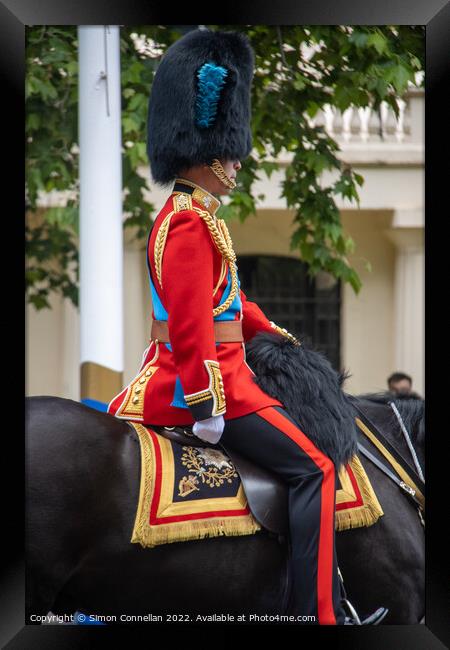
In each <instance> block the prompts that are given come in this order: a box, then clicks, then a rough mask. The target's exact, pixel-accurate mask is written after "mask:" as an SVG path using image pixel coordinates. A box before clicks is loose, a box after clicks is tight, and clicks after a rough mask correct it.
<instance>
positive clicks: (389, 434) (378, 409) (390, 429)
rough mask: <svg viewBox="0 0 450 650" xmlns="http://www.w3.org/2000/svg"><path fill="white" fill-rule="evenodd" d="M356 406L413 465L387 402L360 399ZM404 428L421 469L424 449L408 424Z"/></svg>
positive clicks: (399, 426) (412, 464) (404, 440)
mask: <svg viewBox="0 0 450 650" xmlns="http://www.w3.org/2000/svg"><path fill="white" fill-rule="evenodd" d="M358 406H359V408H361V410H362V411H363V412H364V413H366V414H367V417H368V418H369V419H370V420H371V421H372V422H373V423H374V425H375V426H376V427H378V429H379V430H380V432H381V433H382V434H383V435H384V436H385V437H386V439H387V440H388V441H389V442H390V443H391V444H392V445H393V446H394V447H395V448H396V449H397V450H398V451H399V453H400V454H401V455H402V457H403V458H404V459H405V460H406V462H407V463H408V464H409V465H411V466H412V467H414V461H413V459H412V456H411V451H410V449H409V446H408V443H407V442H406V439H405V436H404V434H403V432H402V429H401V425H400V423H399V421H398V419H397V417H396V415H395V413H394V411H393V410H392V408H391V406H389V404H383V403H377V402H369V401H366V400H363V401H361V402H360V403H359V404H358ZM399 411H400V409H399ZM406 430H407V432H408V434H409V436H410V439H411V443H412V445H413V447H414V449H415V451H416V454H417V455H418V457H419V461H420V464H421V465H422V469H423V458H424V450H423V448H422V445H421V444H420V443H419V441H418V439H417V438H418V437H417V432H416V431H411V430H409V428H408V426H406Z"/></svg>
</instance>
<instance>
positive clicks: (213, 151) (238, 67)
mask: <svg viewBox="0 0 450 650" xmlns="http://www.w3.org/2000/svg"><path fill="white" fill-rule="evenodd" d="M253 68H254V53H253V50H252V48H251V46H250V44H249V41H248V39H247V37H246V36H244V35H243V34H242V33H238V32H226V31H216V32H212V31H210V30H208V29H194V30H192V31H190V32H188V34H186V35H185V36H184V37H183V38H181V39H179V40H178V41H177V42H176V43H174V44H173V45H172V46H171V47H170V48H169V49H168V50H167V52H166V53H165V55H164V56H163V58H162V60H161V63H160V65H159V67H158V70H157V72H156V75H155V78H154V82H153V87H152V91H151V96H150V101H149V110H148V157H149V161H150V166H151V173H152V177H153V179H154V181H155V182H156V183H158V184H160V185H162V186H171V189H170V194H169V196H168V198H167V200H166V202H165V204H164V205H163V207H162V208H161V210H160V212H159V214H158V215H157V217H156V219H155V221H154V223H153V226H152V228H151V231H150V234H149V238H148V243H147V265H148V275H149V282H150V289H151V295H152V304H153V313H152V317H153V323H152V330H151V339H150V344H149V346H148V348H147V349H146V350H145V352H144V355H143V358H142V363H141V366H140V368H139V372H138V374H137V375H136V377H135V378H134V379H133V380H132V381H131V382H130V384H129V385H128V386H127V387H125V388H124V389H123V391H121V392H120V393H119V394H118V395H117V396H115V397H114V398H113V400H112V401H111V402H110V404H109V407H108V413H110V414H112V415H114V416H116V417H117V418H121V419H124V420H132V421H136V422H141V423H144V424H148V425H167V426H174V425H185V426H189V425H193V426H192V431H193V433H194V434H195V435H196V436H198V437H199V438H201V439H202V440H205V441H207V442H209V443H211V444H216V443H218V441H219V440H221V441H222V442H224V444H226V445H229V446H230V447H231V448H234V449H236V450H237V451H239V452H242V454H243V455H246V456H247V457H248V458H249V459H251V460H252V461H254V462H255V463H257V464H259V465H261V466H263V467H265V468H267V469H269V470H271V471H272V472H274V473H276V474H278V475H279V476H281V477H282V478H283V479H284V480H285V481H286V482H287V483H288V484H289V520H290V537H291V547H292V568H293V578H294V590H295V598H296V603H297V607H298V611H299V613H300V614H303V615H312V616H314V617H315V624H319V625H344V624H349V625H354V624H361V621H360V619H359V617H358V616H357V614H356V612H354V611H353V612H351V613H352V616H346V612H345V609H344V602H345V603H347V604H348V601H346V600H345V599H344V596H345V591H344V589H343V585H342V583H341V579H340V575H339V569H338V563H337V557H336V548H335V494H336V485H337V471H336V467H335V465H334V463H333V462H332V460H331V459H330V458H329V457H328V456H327V455H325V454H324V453H322V452H321V451H320V450H319V449H318V448H317V447H316V446H315V445H314V444H313V443H312V441H311V440H310V439H309V438H308V435H307V432H304V431H302V430H301V429H300V428H299V426H298V425H297V423H296V422H295V421H294V420H293V419H292V417H290V416H289V415H288V413H287V412H286V410H285V409H284V407H283V404H282V402H280V401H279V400H278V399H275V398H273V397H271V396H270V395H269V394H267V393H266V392H264V391H263V390H262V389H261V388H260V387H259V386H258V385H257V383H256V382H255V381H254V377H255V375H254V373H253V371H252V370H251V368H250V367H249V365H248V364H247V362H246V352H245V343H246V342H248V341H250V340H251V339H252V338H253V337H254V336H255V334H257V333H259V332H263V331H265V332H271V333H274V334H275V335H279V336H283V337H286V338H288V339H289V340H290V341H292V343H294V344H295V345H300V342H299V341H298V340H297V339H296V338H295V337H294V336H293V335H292V334H290V333H289V332H287V331H286V330H285V329H283V328H281V327H279V326H278V325H276V324H275V323H274V322H272V321H270V320H269V319H268V318H267V317H266V316H265V314H264V313H263V312H262V311H261V309H260V308H259V307H258V305H257V304H255V303H254V302H251V301H250V300H248V299H247V297H246V295H245V294H244V292H243V291H242V290H241V288H240V282H239V276H238V271H237V269H238V267H237V264H236V255H235V252H234V250H233V244H232V241H231V237H230V234H229V231H228V228H227V226H226V223H225V221H223V220H222V219H218V218H217V216H216V212H217V210H218V208H219V207H220V205H221V201H220V200H219V199H218V198H217V195H219V196H220V195H228V194H229V193H230V192H231V191H232V190H233V189H234V188H235V187H236V175H237V173H238V171H239V169H240V168H241V163H240V161H241V160H242V159H244V158H245V157H246V156H248V155H249V153H250V151H251V147H252V142H251V131H250V87H251V80H252V76H253ZM350 609H351V608H350ZM386 613H387V610H386V609H385V608H379V609H378V610H376V612H374V613H373V614H371V615H370V616H368V617H367V618H366V619H365V620H363V621H362V623H363V624H369V623H370V624H377V623H379V622H380V621H381V620H382V618H384V616H385V615H386Z"/></svg>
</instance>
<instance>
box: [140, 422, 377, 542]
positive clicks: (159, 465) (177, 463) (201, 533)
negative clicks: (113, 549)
mask: <svg viewBox="0 0 450 650" xmlns="http://www.w3.org/2000/svg"><path fill="white" fill-rule="evenodd" d="M130 424H131V425H132V426H133V427H134V429H135V430H136V433H137V435H138V437H139V442H140V449H141V483H140V493H139V503H138V508H137V513H136V518H135V523H134V528H133V533H132V537H131V542H133V543H139V544H141V545H142V546H144V547H154V546H158V545H160V544H168V543H172V542H181V541H189V540H194V539H201V538H203V537H217V536H220V535H230V536H233V535H250V534H252V533H255V532H257V531H259V530H261V525H260V524H259V523H258V522H257V521H256V519H255V518H254V517H253V515H252V513H251V511H250V508H249V506H248V502H247V498H246V495H245V492H244V487H243V484H242V482H241V480H240V477H239V475H238V473H237V471H236V469H235V467H234V465H233V462H232V460H231V459H230V458H229V457H228V456H226V455H225V454H224V453H223V452H222V451H221V450H219V449H217V448H212V447H191V446H184V445H180V444H179V443H177V442H175V441H172V440H169V439H167V438H164V437H163V436H161V435H160V434H158V433H156V432H155V431H153V429H151V428H150V427H147V426H144V425H142V424H139V423H137V422H131V421H130ZM339 484H340V487H339V488H338V490H337V491H336V519H335V521H336V530H337V531H339V530H346V529H348V528H358V527H361V526H371V525H372V524H374V523H375V522H376V521H377V520H378V519H379V517H381V516H382V515H383V510H382V508H381V505H380V503H379V501H378V499H377V497H376V495H375V492H374V490H373V488H372V486H371V484H370V481H369V478H368V476H367V474H366V472H365V470H364V468H363V466H362V464H361V461H360V460H359V458H358V456H356V455H355V456H354V457H353V458H352V460H351V461H350V463H348V464H347V465H346V466H345V468H341V470H340V472H339Z"/></svg>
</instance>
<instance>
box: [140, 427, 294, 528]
mask: <svg viewBox="0 0 450 650" xmlns="http://www.w3.org/2000/svg"><path fill="white" fill-rule="evenodd" d="M152 429H153V430H154V431H156V432H157V433H158V434H159V435H161V436H163V437H164V438H168V439H169V440H173V441H175V442H177V443H179V444H180V445H189V446H191V447H212V448H214V449H218V448H219V449H222V450H223V451H224V453H225V454H226V455H227V456H228V457H229V458H230V459H231V461H232V462H233V464H234V466H235V467H236V469H237V471H238V473H239V476H240V479H241V481H242V484H243V486H244V490H245V495H246V497H247V501H248V505H249V508H250V510H251V512H252V514H253V516H254V517H255V519H256V520H257V521H258V523H260V524H261V526H263V527H264V528H266V529H267V530H268V531H269V532H271V533H273V534H275V535H277V536H278V537H279V538H284V537H286V535H287V534H288V530H289V512H288V499H287V486H286V484H285V483H284V482H283V481H282V480H281V479H280V478H279V477H278V476H277V475H276V474H274V473H273V472H269V471H268V470H266V469H265V468H263V467H260V466H258V465H256V464H254V463H252V462H251V461H249V460H247V458H245V457H244V456H242V455H241V454H239V453H238V452H237V451H236V450H235V449H231V448H229V447H226V446H225V445H224V444H223V443H221V442H220V441H219V442H218V443H217V444H212V443H210V442H205V441H203V440H201V439H200V438H198V437H197V436H196V435H195V434H193V433H192V426H184V427H182V426H174V427H167V426H158V425H152Z"/></svg>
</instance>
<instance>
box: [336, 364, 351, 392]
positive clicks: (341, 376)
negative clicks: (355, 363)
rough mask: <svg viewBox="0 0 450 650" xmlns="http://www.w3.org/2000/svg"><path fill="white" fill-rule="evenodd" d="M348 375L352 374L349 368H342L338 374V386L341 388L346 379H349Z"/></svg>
mask: <svg viewBox="0 0 450 650" xmlns="http://www.w3.org/2000/svg"><path fill="white" fill-rule="evenodd" d="M350 377H353V374H352V373H351V372H350V370H345V368H344V370H342V371H341V372H340V373H339V374H338V382H339V386H340V387H341V388H342V387H343V386H344V384H345V382H346V381H347V379H350Z"/></svg>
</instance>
